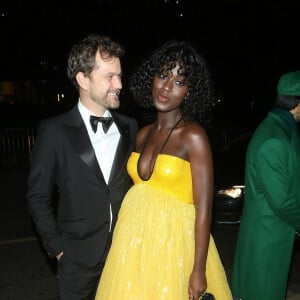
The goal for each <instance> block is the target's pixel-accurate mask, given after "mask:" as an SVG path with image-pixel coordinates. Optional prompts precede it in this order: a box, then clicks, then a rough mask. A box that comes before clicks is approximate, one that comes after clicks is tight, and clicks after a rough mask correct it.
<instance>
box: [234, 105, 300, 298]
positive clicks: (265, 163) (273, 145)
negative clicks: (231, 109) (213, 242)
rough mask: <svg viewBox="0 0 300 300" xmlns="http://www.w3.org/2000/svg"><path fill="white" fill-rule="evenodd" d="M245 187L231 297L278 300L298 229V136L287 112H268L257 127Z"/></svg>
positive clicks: (299, 183)
mask: <svg viewBox="0 0 300 300" xmlns="http://www.w3.org/2000/svg"><path fill="white" fill-rule="evenodd" d="M245 185H246V188H245V201H244V209H243V215H242V220H241V224H240V229H239V234H238V241H237V248H236V253H235V260H234V266H233V274H232V292H233V295H235V296H236V297H237V299H242V300H283V299H285V294H286V286H287V281H288V274H289V269H290V262H291V256H292V252H293V245H294V239H295V229H296V228H297V227H299V224H300V135H299V130H298V128H297V123H296V122H295V120H294V118H293V117H292V115H291V114H290V113H289V112H287V111H284V110H281V109H273V110H272V111H271V112H269V114H268V116H267V117H266V118H265V120H264V121H263V122H262V123H261V124H260V126H259V127H258V128H257V130H256V132H255V133H254V135H253V137H252V139H251V142H250V144H249V147H248V150H247V157H246V170H245Z"/></svg>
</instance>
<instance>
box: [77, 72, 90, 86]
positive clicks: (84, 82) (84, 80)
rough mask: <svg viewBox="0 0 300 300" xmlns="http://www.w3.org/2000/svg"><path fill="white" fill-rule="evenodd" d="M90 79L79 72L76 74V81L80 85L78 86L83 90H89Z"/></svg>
mask: <svg viewBox="0 0 300 300" xmlns="http://www.w3.org/2000/svg"><path fill="white" fill-rule="evenodd" d="M89 80H90V79H89V77H88V76H86V75H84V74H83V73H82V72H78V73H77V74H76V81H77V83H78V85H79V86H80V87H81V88H82V89H83V90H87V89H88V86H89Z"/></svg>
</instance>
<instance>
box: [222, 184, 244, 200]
mask: <svg viewBox="0 0 300 300" xmlns="http://www.w3.org/2000/svg"><path fill="white" fill-rule="evenodd" d="M244 188H245V186H244V185H234V186H232V187H230V188H228V189H224V190H219V191H218V195H224V196H227V197H230V198H234V199H236V198H240V197H242V196H243V193H244Z"/></svg>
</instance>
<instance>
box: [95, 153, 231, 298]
mask: <svg viewBox="0 0 300 300" xmlns="http://www.w3.org/2000/svg"><path fill="white" fill-rule="evenodd" d="M138 158H139V153H136V152H133V153H132V154H131V156H130V158H129V160H128V164H127V169H128V172H129V174H130V176H131V177H132V179H133V181H134V183H135V184H134V185H133V187H132V188H131V189H130V190H129V191H128V193H127V195H126V196H125V198H124V201H123V204H122V207H121V209H120V211H119V216H118V221H117V224H116V227H115V230H114V234H113V242H112V247H111V249H110V252H109V255H108V258H107V261H106V264H105V267H104V270H103V273H102V276H101V280H100V283H99V286H98V290H97V295H96V300H163V299H166V300H188V281H189V276H190V274H191V271H192V267H193V260H194V221H195V209H194V205H193V197H192V184H191V182H192V178H191V170H190V164H189V162H188V161H185V160H183V159H180V158H178V157H175V156H170V155H166V154H159V156H158V157H157V160H156V164H155V168H154V171H153V174H152V176H151V178H150V179H149V180H148V181H143V180H142V179H141V178H140V177H139V175H138V173H137V162H138ZM206 276H207V284H208V287H207V291H208V292H211V293H213V294H214V296H215V298H216V300H232V296H231V292H230V289H229V286H228V282H227V278H226V274H225V272H224V269H223V265H222V263H221V260H220V257H219V254H218V251H217V249H216V246H215V243H214V240H213V238H212V237H211V239H210V244H209V250H208V257H207V266H206Z"/></svg>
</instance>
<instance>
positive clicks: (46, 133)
mask: <svg viewBox="0 0 300 300" xmlns="http://www.w3.org/2000/svg"><path fill="white" fill-rule="evenodd" d="M123 52H124V50H123V48H122V47H121V46H120V45H119V44H118V43H116V42H114V41H112V40H111V39H110V38H109V37H106V36H97V35H90V36H87V37H86V38H84V39H83V40H82V41H80V42H78V43H77V44H76V45H74V46H73V48H72V50H71V52H70V55H69V59H68V70H67V72H68V76H69V78H70V80H71V81H72V83H73V84H74V85H75V87H76V88H77V89H78V90H79V102H78V105H76V106H75V107H74V108H73V109H72V110H71V111H69V112H67V113H65V114H63V115H60V116H57V117H55V118H52V119H49V120H46V121H43V122H41V124H40V127H39V131H38V136H37V139H36V143H35V147H34V152H33V160H32V166H31V170H30V174H29V179H28V194H27V197H28V201H29V211H30V213H31V215H32V217H33V220H34V223H35V225H36V228H37V231H38V233H39V234H40V236H41V239H42V241H43V245H44V247H45V249H46V251H47V252H48V254H49V256H50V257H56V258H57V260H58V269H57V278H58V287H59V295H60V299H63V300H77V299H94V296H95V292H96V288H97V284H98V281H99V278H100V274H101V271H102V268H103V265H104V262H105V259H106V255H107V252H108V248H109V246H110V242H111V234H112V230H113V227H114V224H115V221H116V218H117V214H118V211H119V208H120V205H121V201H122V199H123V197H124V195H125V193H126V192H127V190H128V189H129V187H130V186H131V180H130V178H129V176H128V174H127V171H126V163H127V159H128V157H129V154H130V153H131V152H132V151H133V150H134V149H135V137H136V132H137V122H136V121H135V120H134V119H132V118H129V117H127V116H124V115H121V114H119V113H117V112H114V111H112V110H113V109H116V108H118V107H119V104H120V103H119V94H120V90H121V88H122V83H121V63H120V57H121V56H122V55H123ZM97 117H104V118H105V119H104V120H105V121H107V123H108V124H106V125H107V126H106V127H105V124H104V123H103V128H102V123H100V122H99V124H98V119H97ZM100 121H103V119H101V120H100ZM55 186H57V187H58V191H59V199H58V203H57V210H54V209H53V205H52V192H53V190H54V187H55Z"/></svg>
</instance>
